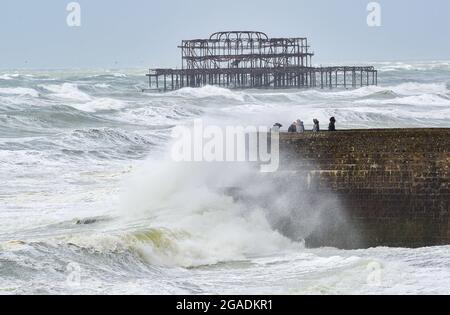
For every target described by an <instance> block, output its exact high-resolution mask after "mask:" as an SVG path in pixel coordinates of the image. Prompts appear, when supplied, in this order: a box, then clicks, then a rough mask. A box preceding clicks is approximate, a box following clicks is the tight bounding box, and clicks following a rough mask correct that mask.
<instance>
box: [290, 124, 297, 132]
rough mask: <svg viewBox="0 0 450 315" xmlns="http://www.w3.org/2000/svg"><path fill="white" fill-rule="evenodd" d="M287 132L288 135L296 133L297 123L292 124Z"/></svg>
mask: <svg viewBox="0 0 450 315" xmlns="http://www.w3.org/2000/svg"><path fill="white" fill-rule="evenodd" d="M288 132H290V133H296V132H297V122H295V121H294V122H293V123H292V125H291V126H290V127H289V129H288Z"/></svg>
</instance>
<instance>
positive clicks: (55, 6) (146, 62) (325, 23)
mask: <svg viewBox="0 0 450 315" xmlns="http://www.w3.org/2000/svg"><path fill="white" fill-rule="evenodd" d="M69 2H71V0H39V1H31V0H1V3H0V40H1V44H0V48H1V49H0V68H41V69H44V68H87V67H95V68H126V67H143V68H147V67H150V66H178V65H179V64H180V52H179V51H178V49H177V48H176V46H177V45H178V44H179V42H180V41H181V40H182V39H190V38H205V37H208V36H209V34H210V33H213V32H215V31H220V30H259V31H263V32H266V33H268V35H269V36H276V37H281V36H302V37H303V36H307V37H309V39H310V43H311V45H312V48H313V50H314V52H315V53H316V57H315V59H314V61H315V64H320V63H328V62H336V63H339V62H352V61H353V62H364V61H384V60H431V59H439V60H443V59H445V60H448V59H450V40H449V30H450V18H449V13H450V1H448V0H428V1H425V0H379V1H378V2H379V3H380V4H381V8H382V26H381V27H375V28H374V27H368V25H367V22H366V19H367V15H368V12H367V11H366V7H367V4H368V3H369V2H370V1H369V0H309V1H306V0H227V1H226V0H127V1H125V0H79V1H78V2H79V3H80V5H81V24H82V25H81V27H75V28H70V27H68V26H67V23H66V18H67V15H68V14H69V13H68V12H67V11H66V6H67V4H68V3H69Z"/></svg>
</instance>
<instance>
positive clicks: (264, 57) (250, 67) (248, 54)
mask: <svg viewBox="0 0 450 315" xmlns="http://www.w3.org/2000/svg"><path fill="white" fill-rule="evenodd" d="M178 47H179V48H180V49H181V58H182V68H181V69H150V72H149V74H147V76H148V78H149V89H156V90H164V91H168V90H176V89H180V88H183V87H201V86H205V85H217V86H223V87H227V88H313V87H320V88H334V87H344V88H347V87H352V88H356V87H360V86H368V85H377V84H378V73H377V70H375V68H374V67H372V66H367V67H359V66H338V67H313V66H312V57H313V56H314V53H312V52H311V51H310V46H309V45H308V39H307V38H269V37H268V36H267V35H266V34H264V33H261V32H248V31H244V32H218V33H214V34H212V35H211V36H210V38H209V39H194V40H184V41H182V43H181V45H180V46H178Z"/></svg>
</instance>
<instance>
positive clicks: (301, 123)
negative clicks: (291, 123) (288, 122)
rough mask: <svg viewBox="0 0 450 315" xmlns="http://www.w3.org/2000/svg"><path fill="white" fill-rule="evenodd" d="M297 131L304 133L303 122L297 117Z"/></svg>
mask: <svg viewBox="0 0 450 315" xmlns="http://www.w3.org/2000/svg"><path fill="white" fill-rule="evenodd" d="M297 132H298V133H304V132H305V124H304V123H303V121H301V120H300V119H297Z"/></svg>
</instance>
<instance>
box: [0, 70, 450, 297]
mask: <svg viewBox="0 0 450 315" xmlns="http://www.w3.org/2000/svg"><path fill="white" fill-rule="evenodd" d="M376 67H377V68H378V69H379V70H380V74H379V81H380V86H378V87H364V88H360V89H356V90H277V91H273V90H264V91H259V90H250V91H230V90H226V89H222V88H218V87H204V88H201V89H189V88H186V89H183V90H179V91H175V92H170V93H166V94H160V93H146V94H143V93H141V92H140V91H141V89H142V88H144V87H146V78H145V76H143V75H144V72H145V71H144V70H142V71H140V70H117V71H100V70H89V71H87V70H83V71H81V70H80V71H26V70H17V71H16V70H10V71H1V72H0V178H1V182H2V185H1V187H0V294H21V293H32V294H47V293H56V294H63V293H69V294H70V293H94V294H96V293H99V294H100V293H106V294H108V293H119V294H120V293H125V294H134V293H149V294H158V293H162V294H172V293H179V294H184V293H192V294H196V293H216V294H222V293H223V294H241V293H250V294H251V293H254V294H258V293H268V294H270V293H288V294H314V293H319V294H336V293H349V294H352V293H362V294H368V293H383V294H384V293H386V294H388V293H389V294H402V293H407V294H408V293H410V294H412V293H424V294H427V293H447V294H448V293H450V286H449V285H448V283H450V272H449V270H450V259H449V258H450V248H449V247H435V248H424V249H417V250H410V249H388V248H375V249H369V250H359V251H342V250H337V249H332V248H322V249H314V250H312V249H307V248H305V246H304V242H303V238H304V237H306V236H307V234H308V233H309V231H308V229H310V228H311V226H314V225H317V224H320V222H318V220H316V219H315V218H314V215H313V213H312V212H311V209H308V204H307V202H306V200H307V199H308V196H298V195H295V194H294V193H292V190H290V189H285V188H287V187H270V186H267V185H265V184H264V183H259V182H255V181H254V178H252V170H251V168H249V167H248V166H246V165H236V164H208V163H203V164H202V163H198V164H195V163H194V164H182V163H172V162H170V159H168V157H167V156H168V146H169V143H170V141H171V131H172V129H173V128H174V127H175V126H178V125H190V124H191V123H192V121H193V120H194V119H198V118H201V119H203V121H204V123H205V125H206V124H214V125H218V126H226V125H232V126H236V125H242V126H245V125H254V126H272V125H273V124H274V123H275V122H280V123H282V124H283V125H284V126H285V127H287V126H288V125H289V124H290V123H291V122H292V121H294V120H296V119H297V118H300V119H302V120H303V121H304V122H305V125H306V127H307V128H308V129H312V120H313V118H318V119H319V120H320V121H321V123H322V127H325V126H326V124H327V121H328V118H329V117H330V116H335V117H336V118H337V120H338V124H337V127H338V128H339V129H350V128H396V127H402V128H403V127H445V128H448V127H450V89H449V88H450V81H449V77H450V62H420V63H401V62H398V63H394V62H391V63H380V64H378V65H376ZM228 187H244V188H246V189H247V190H248V191H247V192H248V193H249V194H250V195H252V196H253V197H254V198H255V199H254V200H238V199H236V198H233V197H231V196H230V195H229V194H227V193H225V192H224V188H228ZM328 202H331V203H334V200H331V201H327V200H324V202H323V205H322V206H323V207H324V208H327V207H328V205H329V203H328ZM322 206H321V207H322ZM73 263H75V264H77V265H78V266H79V267H80V270H81V281H80V283H78V284H77V285H73V284H70V283H68V282H67V278H68V275H69V273H70V268H69V269H68V266H69V265H70V264H73ZM374 266H375V267H374ZM374 268H375V269H374ZM374 270H375V272H377V274H376V275H377V276H378V275H379V274H380V275H381V278H380V279H377V281H375V282H374V281H372V280H373V277H372V276H373V275H374ZM378 280H380V281H378Z"/></svg>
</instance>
